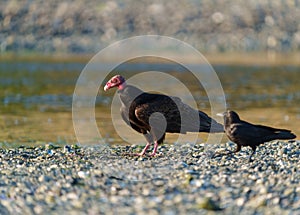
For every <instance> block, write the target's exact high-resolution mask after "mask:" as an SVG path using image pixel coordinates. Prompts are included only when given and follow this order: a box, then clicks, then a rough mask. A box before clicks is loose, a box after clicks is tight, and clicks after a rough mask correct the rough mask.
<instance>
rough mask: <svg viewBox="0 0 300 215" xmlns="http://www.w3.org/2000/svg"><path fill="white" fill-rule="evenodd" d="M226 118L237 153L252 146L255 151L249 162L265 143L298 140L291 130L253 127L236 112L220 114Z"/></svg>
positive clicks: (227, 128)
mask: <svg viewBox="0 0 300 215" xmlns="http://www.w3.org/2000/svg"><path fill="white" fill-rule="evenodd" d="M218 115H220V116H223V117H224V127H225V133H226V135H227V137H228V138H229V139H230V140H231V141H232V142H234V143H236V144H237V148H236V150H235V151H230V152H229V154H231V153H236V152H239V151H240V150H241V148H242V146H250V147H251V148H252V150H253V152H252V154H251V155H250V157H249V161H252V160H251V158H252V156H253V154H254V153H255V150H256V147H257V146H259V145H260V144H262V143H264V142H268V141H271V140H276V139H279V140H289V139H294V138H296V135H295V134H293V133H291V131H290V130H286V129H278V128H272V127H268V126H264V125H253V124H251V123H249V122H245V121H243V120H241V119H240V117H239V115H238V114H237V113H236V112H234V111H230V110H228V111H226V112H224V113H223V114H218Z"/></svg>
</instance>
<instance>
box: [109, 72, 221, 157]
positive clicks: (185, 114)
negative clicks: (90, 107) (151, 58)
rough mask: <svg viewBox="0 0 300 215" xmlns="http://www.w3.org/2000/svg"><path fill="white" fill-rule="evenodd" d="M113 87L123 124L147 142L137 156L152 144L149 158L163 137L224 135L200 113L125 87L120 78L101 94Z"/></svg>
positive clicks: (172, 99)
mask: <svg viewBox="0 0 300 215" xmlns="http://www.w3.org/2000/svg"><path fill="white" fill-rule="evenodd" d="M113 87H118V89H119V90H118V94H119V97H120V100H121V104H122V106H121V115H122V118H123V120H124V121H125V122H126V123H127V124H128V125H130V126H131V127H132V128H133V129H134V130H136V131H137V132H139V133H142V134H143V135H144V136H145V138H146V140H147V145H146V147H145V148H144V150H143V151H142V152H141V153H139V154H137V155H144V154H145V152H146V151H147V149H148V148H149V146H150V144H151V143H152V142H154V150H153V153H152V154H151V155H155V153H156V150H157V146H158V144H160V143H162V142H163V141H164V138H165V134H166V133H182V134H185V133H186V132H224V130H223V126H222V125H221V124H219V123H218V122H216V121H215V120H214V119H212V118H210V117H209V116H208V115H207V114H205V113H204V112H201V111H199V110H195V109H193V108H192V107H190V106H189V105H187V104H184V103H183V102H182V101H181V99H180V98H178V97H171V96H167V95H162V94H153V93H146V92H143V91H142V90H140V89H139V88H137V87H135V86H131V85H127V84H126V81H125V79H124V78H123V77H122V76H120V75H117V76H114V77H113V78H111V79H110V80H109V81H108V82H107V83H106V85H105V87H104V90H108V89H110V88H113ZM195 119H198V120H195Z"/></svg>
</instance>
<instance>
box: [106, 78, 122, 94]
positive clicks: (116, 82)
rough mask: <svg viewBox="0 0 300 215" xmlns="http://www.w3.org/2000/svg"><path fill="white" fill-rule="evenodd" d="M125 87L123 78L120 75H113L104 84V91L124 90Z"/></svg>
mask: <svg viewBox="0 0 300 215" xmlns="http://www.w3.org/2000/svg"><path fill="white" fill-rule="evenodd" d="M125 85H126V82H125V78H123V77H122V76H121V75H115V76H114V77H112V78H111V79H110V80H109V81H108V82H107V83H106V84H105V86H104V91H107V90H109V89H110V88H114V87H118V89H119V90H121V89H123V88H124V86H125Z"/></svg>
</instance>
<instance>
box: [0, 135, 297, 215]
mask: <svg viewBox="0 0 300 215" xmlns="http://www.w3.org/2000/svg"><path fill="white" fill-rule="evenodd" d="M204 146H205V145H204V144H197V145H192V144H181V145H162V146H160V148H159V151H160V154H159V155H158V156H157V157H154V158H150V157H141V158H138V157H132V156H128V155H124V153H125V152H133V151H139V150H140V149H141V146H88V147H77V146H64V147H56V146H54V145H46V146H40V147H36V148H27V147H20V148H15V149H0V156H1V158H0V190H1V193H0V199H1V203H0V214H59V213H65V214H168V215H172V214H207V213H209V214H214V213H217V214H300V186H299V185H300V170H299V167H300V162H299V158H300V150H299V148H300V141H295V142H288V143H287V142H286V143H285V142H279V141H274V142H270V143H266V144H264V145H261V146H260V147H259V148H258V150H257V153H256V154H255V156H254V159H255V160H254V161H253V162H252V163H249V162H248V157H249V155H250V153H251V150H250V149H248V148H244V149H243V150H242V151H241V152H240V153H238V154H236V155H231V156H220V157H217V158H214V159H210V158H209V157H208V156H207V154H208V153H206V151H205V152H204ZM225 147H226V148H233V147H234V144H232V143H227V144H226V145H220V146H218V148H217V150H224V148H225Z"/></svg>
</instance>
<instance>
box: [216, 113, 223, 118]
mask: <svg viewBox="0 0 300 215" xmlns="http://www.w3.org/2000/svg"><path fill="white" fill-rule="evenodd" d="M216 115H217V116H221V117H223V116H224V115H225V113H217V114H216Z"/></svg>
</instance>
